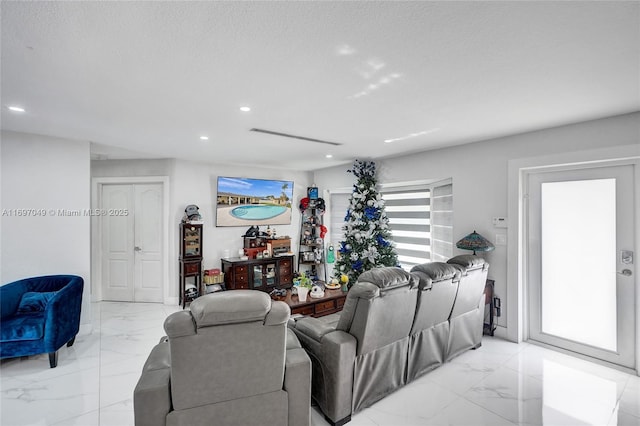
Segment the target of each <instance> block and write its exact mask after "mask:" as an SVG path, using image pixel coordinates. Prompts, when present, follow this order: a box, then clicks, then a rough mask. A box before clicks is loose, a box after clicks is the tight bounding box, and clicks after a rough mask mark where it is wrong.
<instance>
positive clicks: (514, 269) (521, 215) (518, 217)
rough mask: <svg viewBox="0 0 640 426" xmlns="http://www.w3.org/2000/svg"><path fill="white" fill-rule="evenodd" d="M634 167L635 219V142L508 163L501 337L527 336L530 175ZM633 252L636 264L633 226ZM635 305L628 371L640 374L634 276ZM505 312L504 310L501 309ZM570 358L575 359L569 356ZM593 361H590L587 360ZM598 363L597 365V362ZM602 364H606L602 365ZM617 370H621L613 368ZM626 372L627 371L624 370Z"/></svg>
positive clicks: (638, 233)
mask: <svg viewBox="0 0 640 426" xmlns="http://www.w3.org/2000/svg"><path fill="white" fill-rule="evenodd" d="M623 164H629V165H633V166H634V180H633V184H634V197H635V200H634V210H635V211H634V217H636V218H637V217H638V214H639V213H640V145H638V143H637V142H636V143H635V144H632V145H621V146H614V147H610V148H606V149H593V150H584V151H576V152H566V153H559V154H554V155H545V156H539V157H531V158H519V159H513V160H509V161H508V183H507V185H508V192H507V206H508V218H509V222H508V226H509V227H508V231H507V243H508V246H509V247H513V248H514V249H511V250H508V254H507V279H508V283H510V284H508V285H507V294H506V301H507V303H506V307H507V309H506V317H507V318H506V320H507V329H506V333H501V334H502V337H505V338H507V339H508V340H510V341H512V342H518V343H520V342H522V341H524V340H527V339H528V338H529V336H528V329H529V324H528V318H529V313H528V300H527V294H528V284H527V277H528V271H527V270H526V259H527V247H528V235H527V232H528V231H527V229H528V217H527V211H528V205H527V197H526V193H527V181H528V178H529V174H531V173H536V172H539V171H541V170H544V169H548V168H557V167H560V166H564V167H567V168H583V167H588V166H603V165H623ZM634 243H635V251H636V264H638V260H637V258H638V251H639V250H640V223H636V224H635V238H634ZM634 287H635V290H636V291H635V298H636V300H635V304H636V313H635V315H636V348H635V349H636V354H635V357H636V369H635V370H629V371H630V372H632V373H634V374H637V373H639V372H640V279H639V278H638V274H637V273H636V274H635V280H634ZM503 308H504V307H503ZM572 355H575V354H574V353H572ZM587 359H589V360H594V359H593V358H587ZM596 362H598V361H596ZM602 363H605V362H604V361H602ZM605 364H607V365H609V366H613V367H615V368H618V369H623V367H619V366H614V365H613V364H609V363H605ZM627 370H628V369H627Z"/></svg>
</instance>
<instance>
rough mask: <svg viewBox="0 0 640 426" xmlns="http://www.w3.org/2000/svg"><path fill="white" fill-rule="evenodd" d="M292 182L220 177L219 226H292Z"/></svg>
mask: <svg viewBox="0 0 640 426" xmlns="http://www.w3.org/2000/svg"><path fill="white" fill-rule="evenodd" d="M292 199H293V181H287V180H274V179H251V178H239V177H223V176H219V177H218V188H217V194H216V226H247V225H249V226H253V225H290V224H291V201H292Z"/></svg>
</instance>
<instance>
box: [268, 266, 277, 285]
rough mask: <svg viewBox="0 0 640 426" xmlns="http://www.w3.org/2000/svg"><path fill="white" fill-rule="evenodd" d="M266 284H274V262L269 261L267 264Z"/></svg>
mask: <svg viewBox="0 0 640 426" xmlns="http://www.w3.org/2000/svg"><path fill="white" fill-rule="evenodd" d="M266 278H267V286H274V285H276V265H275V264H274V263H269V264H268V265H267V273H266Z"/></svg>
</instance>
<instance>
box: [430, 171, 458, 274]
mask: <svg viewBox="0 0 640 426" xmlns="http://www.w3.org/2000/svg"><path fill="white" fill-rule="evenodd" d="M452 256H453V183H452V181H451V179H448V180H446V181H442V182H438V183H435V184H432V185H431V261H432V262H446V261H447V260H449V259H450V258H451V257H452Z"/></svg>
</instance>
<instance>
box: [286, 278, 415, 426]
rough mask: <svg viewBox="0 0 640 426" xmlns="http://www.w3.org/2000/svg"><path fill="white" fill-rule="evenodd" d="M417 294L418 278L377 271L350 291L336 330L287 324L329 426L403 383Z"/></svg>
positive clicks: (306, 322) (305, 321)
mask: <svg viewBox="0 0 640 426" xmlns="http://www.w3.org/2000/svg"><path fill="white" fill-rule="evenodd" d="M417 293H418V279H417V277H415V276H413V275H411V274H410V273H408V272H406V271H404V270H402V269H400V268H393V267H389V268H377V269H373V270H370V271H367V272H364V273H363V274H362V275H360V277H359V279H358V282H357V283H355V284H354V286H353V287H352V288H351V289H350V290H349V293H348V295H347V299H346V301H345V304H344V308H343V311H342V313H341V315H340V319H339V321H338V323H337V325H336V326H335V328H334V327H332V326H329V325H327V324H325V323H323V322H321V321H319V320H317V319H315V318H302V319H300V320H298V321H295V322H294V321H290V322H289V324H290V327H292V328H293V330H294V331H295V333H296V335H297V336H298V338H299V339H300V341H301V343H302V345H303V347H304V348H305V349H306V350H307V353H308V354H309V356H310V357H311V359H312V365H313V384H312V395H313V398H314V399H315V400H316V402H317V403H318V406H319V407H320V409H321V410H322V412H323V413H324V415H325V418H326V419H327V420H328V421H329V422H330V423H331V424H334V425H342V424H344V423H347V422H348V421H349V420H350V419H351V414H352V413H357V412H358V411H360V410H362V409H364V408H366V407H368V406H370V405H371V404H373V403H374V402H376V401H378V400H380V399H382V398H383V397H384V396H386V395H388V394H390V393H391V392H393V391H394V390H396V389H397V388H399V387H401V386H403V385H404V384H405V383H406V367H407V353H408V346H409V333H410V331H411V326H412V324H413V318H414V314H415V309H416V303H417Z"/></svg>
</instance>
